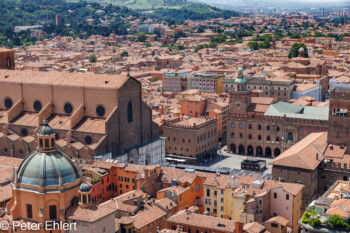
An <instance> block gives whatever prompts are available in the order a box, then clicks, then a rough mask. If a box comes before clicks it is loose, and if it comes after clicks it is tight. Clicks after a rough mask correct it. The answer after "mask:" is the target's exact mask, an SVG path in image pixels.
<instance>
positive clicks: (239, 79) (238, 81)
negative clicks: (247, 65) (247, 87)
mask: <svg viewBox="0 0 350 233" xmlns="http://www.w3.org/2000/svg"><path fill="white" fill-rule="evenodd" d="M245 82H246V80H245V78H243V79H242V78H237V79H236V80H235V83H245Z"/></svg>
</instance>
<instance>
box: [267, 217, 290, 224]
mask: <svg viewBox="0 0 350 233" xmlns="http://www.w3.org/2000/svg"><path fill="white" fill-rule="evenodd" d="M266 222H277V223H279V224H281V225H282V226H287V224H288V223H289V220H287V219H285V218H283V217H281V216H276V217H273V218H270V219H269V220H267V221H266Z"/></svg>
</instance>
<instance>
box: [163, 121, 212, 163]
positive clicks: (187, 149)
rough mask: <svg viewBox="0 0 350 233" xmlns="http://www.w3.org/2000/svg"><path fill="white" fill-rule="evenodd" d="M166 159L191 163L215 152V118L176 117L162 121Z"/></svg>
mask: <svg viewBox="0 0 350 233" xmlns="http://www.w3.org/2000/svg"><path fill="white" fill-rule="evenodd" d="M163 136H164V137H165V138H166V139H165V150H166V153H167V155H166V156H167V158H166V159H167V161H170V162H175V163H177V162H180V163H191V164H195V163H196V162H199V161H202V160H204V159H205V158H209V157H211V156H213V155H215V154H216V149H217V143H218V135H217V120H216V119H215V118H204V117H201V118H185V117H182V118H176V119H174V120H170V121H166V122H164V133H163Z"/></svg>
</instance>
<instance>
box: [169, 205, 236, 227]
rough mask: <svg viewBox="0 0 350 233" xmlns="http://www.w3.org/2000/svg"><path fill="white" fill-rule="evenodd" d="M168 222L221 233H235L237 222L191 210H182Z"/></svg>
mask: <svg viewBox="0 0 350 233" xmlns="http://www.w3.org/2000/svg"><path fill="white" fill-rule="evenodd" d="M168 222H170V223H174V224H176V225H187V226H195V227H198V228H204V229H210V230H214V231H220V232H230V233H232V232H234V231H235V222H234V221H232V220H227V219H222V218H217V217H213V216H208V215H203V214H197V213H193V212H191V208H190V209H189V210H182V211H180V212H178V213H177V214H175V215H173V216H171V217H170V218H168Z"/></svg>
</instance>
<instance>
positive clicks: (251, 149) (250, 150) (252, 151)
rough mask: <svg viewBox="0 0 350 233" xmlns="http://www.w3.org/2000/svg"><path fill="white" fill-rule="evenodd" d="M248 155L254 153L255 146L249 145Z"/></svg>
mask: <svg viewBox="0 0 350 233" xmlns="http://www.w3.org/2000/svg"><path fill="white" fill-rule="evenodd" d="M247 155H254V148H253V146H251V145H249V146H248V147H247Z"/></svg>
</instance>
